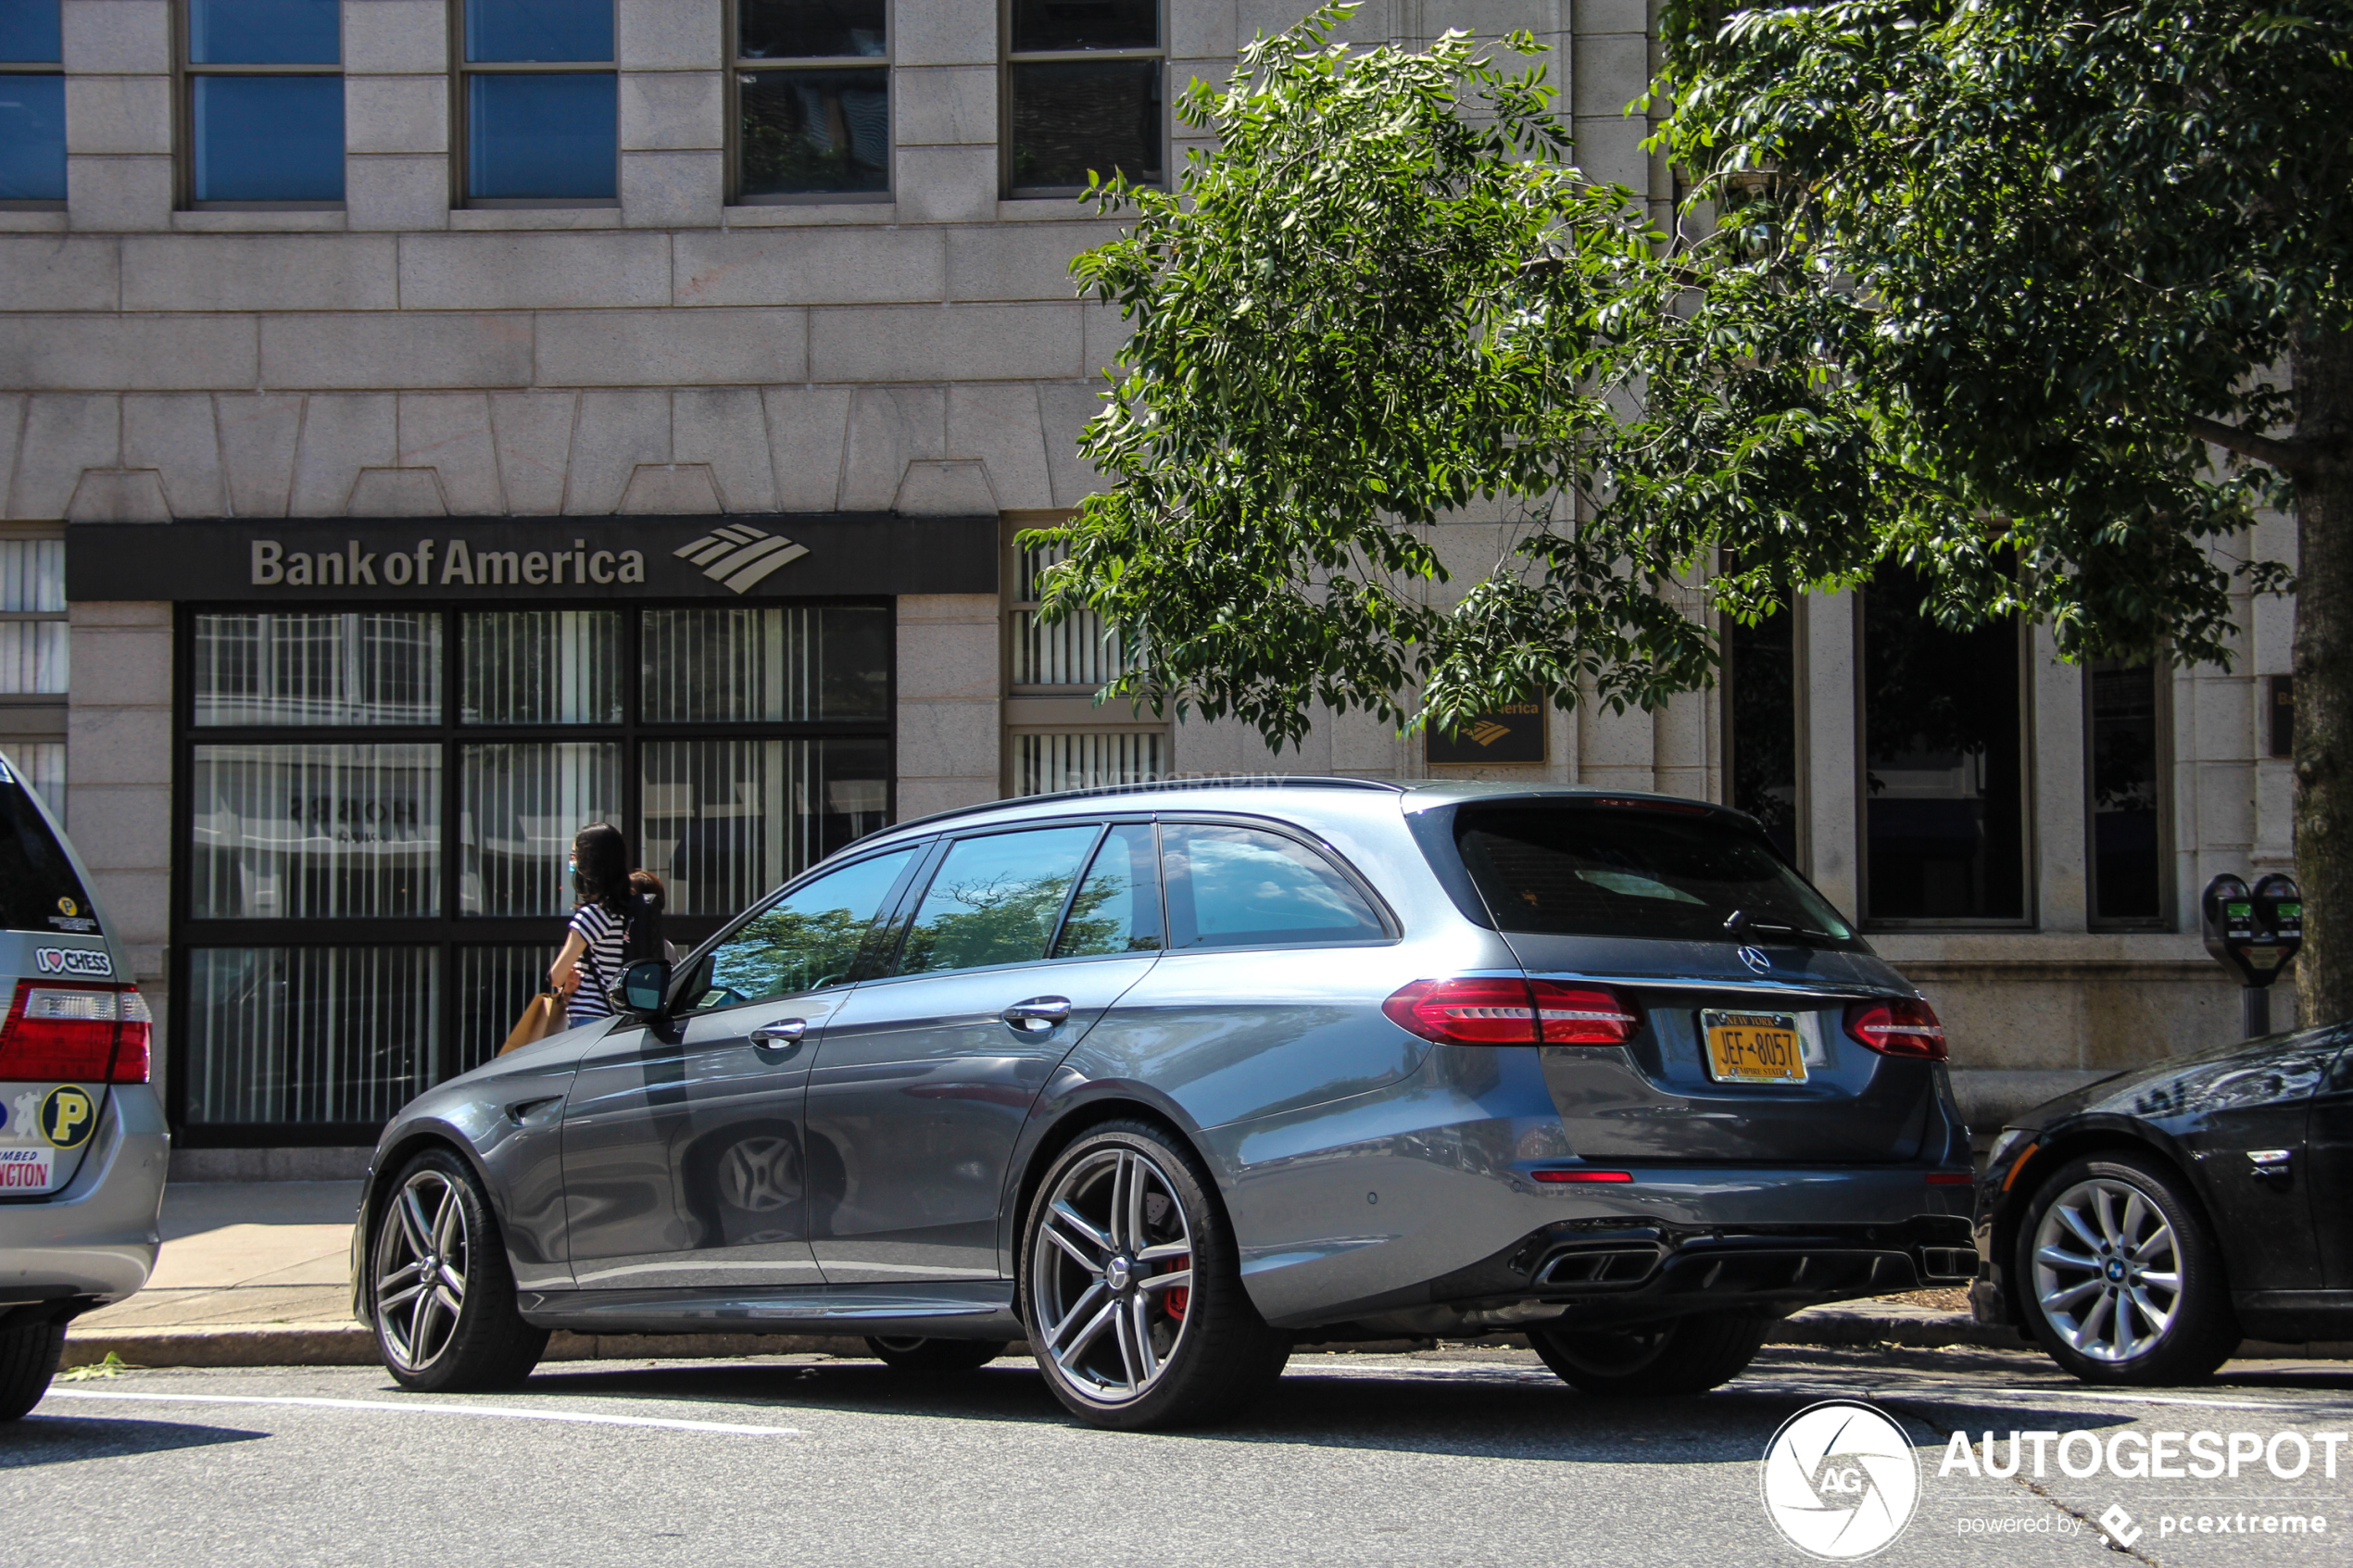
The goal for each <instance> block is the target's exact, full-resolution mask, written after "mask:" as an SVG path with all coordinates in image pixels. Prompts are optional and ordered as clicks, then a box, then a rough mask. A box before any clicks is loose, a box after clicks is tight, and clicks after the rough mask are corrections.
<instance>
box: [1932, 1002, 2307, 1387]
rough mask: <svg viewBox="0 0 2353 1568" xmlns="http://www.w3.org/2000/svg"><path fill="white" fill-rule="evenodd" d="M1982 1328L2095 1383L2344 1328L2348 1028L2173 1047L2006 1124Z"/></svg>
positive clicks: (1982, 1199) (1997, 1151)
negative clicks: (2196, 1048) (2024, 1336)
mask: <svg viewBox="0 0 2353 1568" xmlns="http://www.w3.org/2000/svg"><path fill="white" fill-rule="evenodd" d="M1978 1197H1979V1204H1978V1217H1977V1236H1978V1253H1979V1256H1980V1257H1981V1258H1982V1260H1983V1264H1982V1268H1981V1270H1980V1273H1979V1276H1978V1279H1977V1282H1976V1284H1975V1285H1974V1286H1971V1288H1970V1291H1969V1301H1970V1306H1971V1308H1972V1310H1973V1311H1974V1312H1975V1314H1976V1317H1977V1320H1978V1321H1979V1322H1980V1323H2007V1324H2011V1325H2015V1326H2019V1327H2022V1328H2025V1329H2027V1330H2028V1331H2030V1332H2031V1333H2032V1335H2033V1336H2034V1337H2035V1338H2036V1339H2037V1340H2039V1341H2040V1342H2041V1343H2042V1346H2043V1348H2045V1350H2048V1351H2049V1352H2050V1354H2051V1357H2052V1359H2053V1360H2054V1361H2057V1362H2058V1363H2059V1365H2061V1366H2063V1367H2065V1368H2066V1369H2067V1370H2068V1371H2070V1372H2071V1373H2073V1374H2075V1375H2076V1376H2078V1377H2081V1378H2082V1379H2084V1380H2085V1381H2086V1382H2091V1383H2111V1384H2161V1383H2178V1382H2182V1381H2184V1380H2188V1379H2193V1378H2198V1377H2203V1376H2205V1375H2206V1374H2208V1373H2211V1372H2212V1371H2213V1370H2214V1369H2215V1368H2216V1367H2218V1366H2220V1365H2221V1363H2222V1362H2223V1361H2224V1360H2225V1359H2227V1358H2228V1357H2229V1356H2230V1354H2231V1352H2232V1351H2233V1350H2234V1349H2236V1348H2238V1344H2239V1341H2240V1340H2241V1339H2242V1338H2248V1337H2251V1338H2258V1339H2272V1340H2284V1341H2290V1342H2295V1341H2306V1340H2315V1339H2344V1338H2348V1337H2353V1225H2348V1224H2347V1223H2346V1218H2345V1204H2346V1200H2347V1198H2348V1197H2353V1025H2348V1024H2334V1025H2331V1026H2329V1027H2327V1028H2322V1029H2308V1030H2304V1031H2302V1032H2300V1033H2297V1034H2293V1035H2272V1036H2271V1037H2269V1038H2267V1039H2260V1040H2249V1041H2246V1042H2243V1043H2240V1044H2236V1045H2231V1046H2225V1047H2218V1048H2216V1049H2213V1050H2209V1051H2206V1052H2203V1053H2201V1054H2199V1055H2196V1056H2193V1057H2188V1058H2175V1059H2173V1060H2169V1061H2163V1062H2159V1063H2157V1064H2155V1065H2152V1066H2148V1067H2144V1068H2141V1069H2138V1070H2136V1071H2134V1072H2131V1073H2121V1074H2119V1075H2118V1076H2116V1077H2113V1078H2108V1079H2105V1080H2103V1081H2101V1082H2099V1083H2097V1084H2093V1085H2088V1086H2087V1087H2084V1088H2082V1089H2079V1090H2077V1091H2076V1092H2075V1093H2073V1094H2070V1095H2065V1096H2062V1097H2060V1098H2057V1099H2055V1100H2052V1101H2050V1102H2049V1103H2048V1104H2045V1105H2043V1106H2040V1107H2038V1108H2036V1109H2035V1110H2032V1111H2030V1112H2028V1113H2027V1114H2026V1115H2025V1116H2024V1117H2022V1118H2020V1121H2019V1122H2018V1123H2015V1124H2013V1125H2010V1126H2007V1127H2005V1128H2003V1129H2002V1133H2001V1135H2000V1137H1999V1138H1997V1139H1996V1140H1995V1142H1994V1148H1993V1154H1992V1158H1991V1159H1990V1160H1988V1162H1987V1167H1986V1171H1985V1174H1984V1176H1983V1178H1982V1180H1981V1182H1980V1184H1979V1190H1978Z"/></svg>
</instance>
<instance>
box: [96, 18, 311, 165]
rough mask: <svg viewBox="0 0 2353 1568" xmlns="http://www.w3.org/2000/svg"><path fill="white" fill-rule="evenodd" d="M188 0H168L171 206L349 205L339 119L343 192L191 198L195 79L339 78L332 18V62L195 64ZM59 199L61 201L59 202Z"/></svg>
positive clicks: (194, 142) (194, 159)
mask: <svg viewBox="0 0 2353 1568" xmlns="http://www.w3.org/2000/svg"><path fill="white" fill-rule="evenodd" d="M191 3H192V0H173V4H172V6H171V119H172V125H171V132H172V141H173V143H174V144H175V145H176V146H177V147H178V153H177V155H176V156H175V157H173V158H172V160H171V168H172V206H174V207H177V208H179V209H180V210H181V211H182V212H341V211H343V210H345V208H346V207H347V206H348V205H349V197H350V194H351V191H350V184H349V180H350V173H349V169H350V165H349V162H348V159H349V157H350V156H351V153H350V148H351V127H350V123H349V121H348V119H346V122H345V125H344V157H345V158H346V164H345V187H344V194H343V195H342V196H339V197H336V198H334V199H333V200H328V199H325V198H323V197H314V198H309V199H307V200H302V201H243V200H228V201H199V200H197V199H196V82H197V80H198V79H199V78H201V77H207V76H228V77H237V76H273V77H288V76H332V77H333V78H334V79H335V80H336V81H337V82H341V81H343V80H344V76H345V71H344V63H343V20H342V18H341V17H340V15H338V17H337V18H336V21H335V63H334V64H333V65H332V66H330V65H326V64H323V63H321V62H316V61H310V62H305V63H302V64H298V65H200V64H198V63H197V62H196V61H195V60H194V59H192V58H190V50H189V38H190V35H191V33H192V32H193V31H195V28H194V24H193V23H192V22H191V20H190V19H189V15H188V7H189V6H190V4H191ZM60 205H62V204H60Z"/></svg>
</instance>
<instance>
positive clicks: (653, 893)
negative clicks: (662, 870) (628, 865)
mask: <svg viewBox="0 0 2353 1568" xmlns="http://www.w3.org/2000/svg"><path fill="white" fill-rule="evenodd" d="M629 891H630V892H631V893H632V894H634V895H635V896H636V898H637V912H638V913H639V914H646V915H658V914H660V913H661V907H662V906H663V905H664V904H667V903H668V902H670V895H669V892H668V890H667V889H665V888H664V887H663V886H662V884H661V878H660V877H658V876H656V875H654V873H653V872H643V871H639V872H630V873H629Z"/></svg>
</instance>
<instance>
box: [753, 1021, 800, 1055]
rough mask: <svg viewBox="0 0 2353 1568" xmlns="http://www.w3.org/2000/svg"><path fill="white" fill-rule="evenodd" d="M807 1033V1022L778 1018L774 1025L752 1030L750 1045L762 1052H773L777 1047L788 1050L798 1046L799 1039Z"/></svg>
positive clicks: (764, 1025) (764, 1024)
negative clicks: (759, 1048) (760, 1049)
mask: <svg viewBox="0 0 2353 1568" xmlns="http://www.w3.org/2000/svg"><path fill="white" fill-rule="evenodd" d="M808 1033H809V1020H807V1019H805V1018H780V1019H778V1020H777V1021H776V1022H774V1023H763V1024H761V1026H760V1027H759V1028H757V1029H755V1030H753V1031H752V1032H751V1043H752V1044H753V1045H755V1046H758V1047H761V1048H762V1049H764V1050H774V1049H776V1048H777V1047H786V1048H790V1047H796V1046H798V1045H799V1044H800V1037H801V1036H802V1035H806V1034H808Z"/></svg>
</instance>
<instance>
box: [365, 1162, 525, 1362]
mask: <svg viewBox="0 0 2353 1568" xmlns="http://www.w3.org/2000/svg"><path fill="white" fill-rule="evenodd" d="M366 1256H367V1258H368V1260H369V1268H370V1272H369V1282H370V1291H371V1307H372V1311H371V1314H370V1316H371V1321H372V1323H373V1324H374V1326H375V1331H376V1349H377V1353H378V1354H379V1355H381V1356H382V1357H383V1358H384V1370H386V1371H387V1372H389V1373H391V1374H392V1375H393V1378H394V1380H395V1381H396V1382H397V1383H398V1384H399V1385H400V1386H402V1387H404V1388H411V1389H415V1390H416V1391H418V1392H419V1393H432V1394H441V1393H469V1392H475V1391H479V1390H483V1389H491V1388H510V1387H512V1386H515V1385H516V1384H518V1383H521V1382H522V1380H523V1379H524V1378H526V1377H528V1376H530V1375H531V1369H532V1368H533V1367H535V1366H536V1365H538V1364H539V1358H540V1356H541V1354H542V1353H544V1352H545V1351H546V1350H547V1330H546V1329H544V1328H534V1327H532V1326H531V1325H530V1324H529V1323H525V1322H523V1321H522V1313H521V1312H520V1311H518V1310H517V1309H516V1304H515V1276H514V1271H513V1269H512V1268H511V1267H510V1266H509V1264H508V1261H507V1249H506V1245H505V1242H504V1241H503V1239H502V1238H501V1237H500V1236H499V1232H498V1223H497V1219H496V1218H495V1217H493V1215H492V1214H491V1211H490V1205H489V1203H488V1202H487V1201H486V1200H485V1199H484V1196H483V1192H482V1186H481V1184H480V1183H479V1182H478V1181H477V1180H476V1179H475V1176H474V1173H473V1170H472V1167H471V1166H469V1165H468V1164H467V1163H466V1162H465V1161H464V1160H461V1159H460V1158H459V1156H458V1154H457V1152H456V1151H455V1150H452V1149H447V1148H429V1149H427V1150H425V1151H424V1152H423V1153H422V1154H420V1155H418V1156H417V1157H416V1158H415V1159H413V1160H409V1163H408V1164H407V1165H405V1166H403V1167H401V1171H400V1174H399V1176H398V1178H397V1179H396V1180H395V1181H394V1183H393V1185H392V1190H391V1195H390V1197H389V1198H388V1199H387V1200H386V1202H385V1203H384V1211H383V1212H382V1213H381V1214H379V1215H378V1216H377V1218H376V1229H375V1235H374V1236H372V1237H371V1238H370V1246H369V1248H368V1252H367V1254H366Z"/></svg>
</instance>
